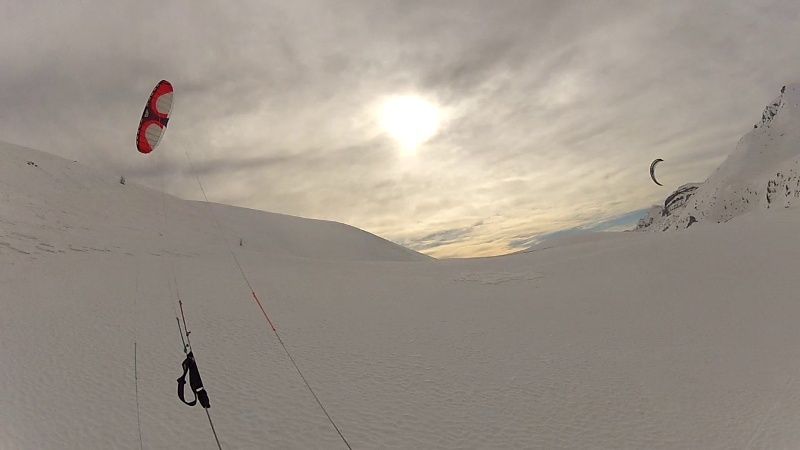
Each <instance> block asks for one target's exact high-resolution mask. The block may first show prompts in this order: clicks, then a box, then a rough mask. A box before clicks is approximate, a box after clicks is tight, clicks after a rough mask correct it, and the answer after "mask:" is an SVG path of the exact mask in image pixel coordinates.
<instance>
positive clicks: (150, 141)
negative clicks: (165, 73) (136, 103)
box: [136, 80, 173, 153]
mask: <svg viewBox="0 0 800 450" xmlns="http://www.w3.org/2000/svg"><path fill="white" fill-rule="evenodd" d="M172 92H173V90H172V84H170V82H169V81H167V80H161V81H159V82H158V84H157V85H156V87H155V88H153V92H152V93H150V98H149V99H148V100H147V104H146V105H144V112H143V113H142V120H140V121H139V129H138V131H137V132H136V148H137V149H138V150H139V151H140V152H142V153H150V152H152V151H153V150H155V148H156V147H157V146H158V143H159V142H160V141H161V136H163V135H164V130H166V129H167V122H169V113H170V111H172Z"/></svg>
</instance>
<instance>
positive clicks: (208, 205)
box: [183, 145, 353, 450]
mask: <svg viewBox="0 0 800 450" xmlns="http://www.w3.org/2000/svg"><path fill="white" fill-rule="evenodd" d="M193 148H197V146H196V145H195V146H193ZM183 150H184V152H183V153H184V154H185V155H186V160H187V161H188V162H189V168H190V170H191V171H192V174H193V175H194V178H195V180H196V181H197V185H198V186H199V187H200V192H201V193H202V194H203V200H204V203H205V206H206V208H204V209H206V210H208V213H209V214H210V215H211V218H212V220H213V222H214V224H215V226H216V227H217V232H218V233H219V235H220V237H221V239H222V242H223V243H224V244H225V247H226V248H227V249H228V252H229V253H230V254H231V256H232V257H233V262H234V263H235V264H236V267H237V268H238V269H239V273H240V274H241V275H242V279H243V280H244V282H245V284H246V285H247V288H248V289H249V290H250V294H251V295H252V297H253V300H255V302H256V304H257V305H258V308H259V309H260V310H261V313H262V314H263V315H264V318H265V319H266V321H267V323H268V324H269V327H270V329H272V332H273V333H274V334H275V337H276V338H277V339H278V342H279V343H280V344H281V347H283V351H284V352H285V353H286V356H287V357H289V361H290V362H291V363H292V366H294V369H295V370H296V371H297V374H298V375H299V376H300V379H301V380H302V381H303V384H305V386H306V388H308V391H309V392H310V393H311V395H312V396H313V397H314V400H316V402H317V405H319V407H320V409H322V412H323V413H325V417H327V418H328V422H330V424H331V426H333V429H334V430H336V433H338V434H339V437H340V438H341V439H342V442H344V445H346V446H347V448H348V449H350V450H352V448H353V447H351V446H350V443H349V442H348V441H347V438H345V437H344V434H342V430H341V429H339V426H338V425H336V422H334V421H333V417H331V415H330V414H329V413H328V410H327V409H326V408H325V405H323V404H322V401H321V400H320V399H319V396H317V393H316V392H315V391H314V389H313V388H312V387H311V384H309V382H308V380H307V379H306V377H305V375H303V372H302V371H301V370H300V367H299V366H298V365H297V361H295V359H294V357H293V356H292V354H291V352H289V349H288V348H287V347H286V344H285V343H284V342H283V339H282V338H281V335H280V333H278V329H277V328H276V327H275V325H274V323H273V322H272V319H270V317H269V314H267V311H266V310H265V309H264V306H263V305H262V304H261V301H260V300H259V299H258V296H257V295H256V291H255V289H254V288H253V285H252V284H251V283H250V280H249V279H248V277H247V274H246V273H245V271H244V268H242V264H241V262H240V261H239V257H237V256H236V253H235V252H234V251H233V249H232V248H231V246H230V245H229V244H228V241H227V240H226V239H225V233H223V230H222V224H221V223H220V222H219V220H218V219H217V216H216V214H214V210H213V209H212V208H211V202H210V201H209V200H208V195H207V194H206V190H205V187H203V182H202V181H201V180H200V176H199V174H198V173H197V171H196V170H195V168H194V163H193V162H192V158H191V157H190V156H189V151H188V149H186V147H185V146H184V149H183Z"/></svg>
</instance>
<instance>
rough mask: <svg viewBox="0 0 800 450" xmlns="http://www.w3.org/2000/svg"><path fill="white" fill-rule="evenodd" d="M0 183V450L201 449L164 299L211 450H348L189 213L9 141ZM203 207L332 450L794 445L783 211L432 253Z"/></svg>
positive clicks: (321, 225) (792, 307)
mask: <svg viewBox="0 0 800 450" xmlns="http://www.w3.org/2000/svg"><path fill="white" fill-rule="evenodd" d="M27 160H31V161H35V163H36V164H37V165H38V167H36V166H28V165H27V164H26V161H27ZM0 183H3V184H2V190H1V191H0V192H2V198H0V200H2V201H1V202H0V208H2V209H0V288H1V289H0V448H3V449H45V450H46V449H95V448H96V449H109V448H130V449H136V448H139V442H140V441H139V428H141V442H142V447H143V448H146V449H162V448H170V449H179V448H187V449H188V448H191V449H212V448H215V444H214V439H213V436H212V434H211V431H210V429H209V426H208V422H207V419H206V416H205V414H203V412H202V410H201V409H199V408H189V407H186V406H184V405H183V404H182V403H180V402H179V401H178V399H177V398H176V394H175V388H176V383H175V378H176V377H177V376H178V375H179V374H180V366H179V364H180V361H181V360H182V358H183V353H182V351H181V342H180V338H179V334H178V330H177V326H176V322H175V316H176V314H177V312H176V292H175V291H176V289H175V288H176V286H177V288H178V290H179V292H180V297H181V298H182V299H183V304H184V307H185V311H186V315H187V316H186V319H187V322H188V325H189V328H190V330H191V331H192V333H191V337H192V344H193V347H194V351H195V354H196V356H197V360H198V363H199V366H200V370H201V372H202V375H203V381H204V382H205V386H206V388H207V390H208V392H209V395H210V398H211V410H210V412H211V415H212V417H213V419H214V422H215V425H216V429H217V431H218V432H219V436H220V439H221V441H222V446H223V448H225V449H264V448H281V449H284V448H286V449H310V448H325V449H328V448H334V449H335V448H345V447H344V444H343V443H342V441H341V440H340V439H339V437H338V435H337V434H336V431H335V430H334V429H333V428H332V426H331V425H330V424H329V423H328V421H327V419H326V417H325V415H324V413H323V412H322V411H321V410H320V408H319V406H318V405H317V404H316V402H315V400H314V399H313V397H312V396H311V395H310V394H309V392H308V391H307V390H306V388H305V386H304V385H303V383H302V380H301V379H300V377H299V376H298V374H297V372H296V371H295V370H294V368H293V366H292V365H291V363H290V361H289V360H288V359H287V357H286V354H285V353H283V349H282V348H281V346H280V344H279V342H277V340H276V338H275V336H274V335H273V334H272V331H271V329H270V328H269V327H268V326H267V324H266V322H265V319H264V317H263V315H262V314H261V312H260V310H259V308H258V306H257V305H256V304H255V302H254V301H253V299H252V297H251V294H250V291H249V289H248V286H247V285H246V284H245V283H244V281H243V278H242V276H241V274H240V273H239V271H238V269H237V267H236V264H235V262H234V260H233V258H232V256H231V254H230V252H229V251H228V249H227V248H228V247H226V246H225V245H224V244H223V243H222V242H221V237H220V236H221V234H220V232H219V231H218V230H217V229H216V227H215V226H214V225H213V224H212V223H211V221H210V219H209V216H208V215H207V214H206V211H204V209H205V208H204V206H205V205H203V204H199V203H196V202H185V201H181V200H178V199H174V198H166V206H167V208H166V211H167V212H168V215H167V217H166V221H165V220H164V218H163V214H162V213H161V210H160V208H161V206H160V202H161V199H162V198H164V197H162V196H161V195H160V194H158V193H156V192H153V191H150V190H146V189H141V188H137V187H135V186H133V185H131V184H128V185H125V186H122V185H120V184H118V180H117V177H116V176H110V175H109V176H105V175H102V174H97V173H95V172H93V171H90V170H88V169H86V168H83V167H81V166H80V165H78V164H75V163H72V162H65V161H63V160H60V159H58V158H55V157H51V156H48V155H44V154H41V153H38V152H32V151H29V150H24V149H19V148H12V147H9V146H3V147H2V152H0ZM215 211H216V213H218V214H216V215H217V216H219V217H220V220H223V221H224V223H223V230H225V231H224V235H225V236H226V239H227V241H228V242H229V243H230V244H231V246H230V248H232V250H233V252H234V253H235V254H236V255H237V258H238V260H239V261H240V262H241V264H242V267H243V269H244V271H245V272H246V273H247V276H248V278H249V280H250V283H251V284H252V286H253V289H254V290H255V291H256V292H257V293H258V294H259V296H260V297H261V302H262V303H263V305H264V306H265V308H266V310H267V311H268V312H269V314H270V315H271V317H272V319H273V321H274V322H275V323H276V325H277V327H278V330H279V332H280V333H281V336H282V338H283V340H284V342H285V343H286V345H287V348H288V349H289V350H290V351H291V352H292V354H293V356H294V357H295V359H296V361H297V364H298V366H299V367H300V368H301V370H302V371H303V373H304V374H305V376H306V378H307V380H308V382H309V383H310V385H311V386H313V388H314V389H315V391H316V392H317V394H318V395H319V398H320V401H321V402H322V403H323V404H324V405H325V407H326V408H327V410H328V412H329V413H330V415H331V417H333V419H334V420H335V421H336V423H337V425H338V426H339V427H340V428H341V431H342V433H343V434H344V435H345V436H346V437H347V439H348V440H349V441H350V443H351V444H352V445H353V448H359V449H367V448H370V449H371V448H390V449H406V448H459V449H463V448H476V449H486V448H537V449H555V448H575V449H584V448H608V449H612V448H613V449H619V448H636V449H639V448H649V449H658V448H678V449H684V448H704V449H706V448H793V447H795V446H796V445H797V443H798V442H800V345H797V343H798V342H800V327H798V326H797V323H798V322H800V302H798V301H797V296H796V295H795V294H796V292H798V291H800V278H798V277H797V276H796V261H797V259H798V257H800V239H797V237H796V236H797V230H798V229H800V214H798V212H797V211H796V210H794V209H786V210H783V209H781V210H780V211H778V212H774V213H772V214H761V213H760V212H758V211H757V212H755V213H754V214H749V215H747V216H745V217H738V218H736V219H735V220H732V221H730V222H729V223H725V224H722V225H713V226H712V225H708V224H697V225H693V226H692V228H691V229H690V231H689V232H686V233H617V234H611V233H609V234H608V235H604V236H603V239H588V238H581V239H569V240H565V241H564V242H553V243H551V245H549V246H545V247H543V248H539V249H536V250H534V251H530V252H526V253H523V254H517V255H513V256H506V257H497V258H479V259H466V260H443V261H437V260H433V259H429V258H424V257H420V256H418V255H416V254H414V253H411V252H407V251H404V250H402V249H397V248H396V247H395V246H393V245H391V244H389V243H387V242H385V241H382V240H380V239H378V238H374V237H372V236H370V235H367V234H365V233H363V232H360V231H357V230H353V229H352V228H349V227H345V226H343V225H335V224H329V223H326V222H315V221H308V222H307V221H303V220H301V219H294V218H286V217H284V216H277V215H269V214H261V213H258V212H254V211H243V210H238V209H232V208H231V209H229V208H226V207H218V208H217V209H216V210H215ZM280 221H286V222H280ZM279 223H280V224H279ZM162 232H163V233H162ZM159 233H162V234H163V235H164V236H160V235H159ZM612 235H613V238H612V237H611V236H612ZM240 236H243V237H244V246H242V247H239V245H238V240H239V237H240ZM308 240H312V241H313V242H314V244H313V245H306V243H307V242H308ZM354 248H355V249H354ZM315 252H317V253H315ZM173 273H174V276H173ZM134 346H135V349H136V352H135V355H136V357H135V358H134ZM137 391H138V401H137ZM137 403H138V411H139V414H138V417H139V420H137ZM139 422H140V423H141V427H139V425H138V423H139Z"/></svg>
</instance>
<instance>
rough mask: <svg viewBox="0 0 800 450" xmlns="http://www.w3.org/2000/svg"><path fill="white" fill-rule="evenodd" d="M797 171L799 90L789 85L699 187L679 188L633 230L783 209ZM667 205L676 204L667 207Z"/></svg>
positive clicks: (798, 192)
mask: <svg viewBox="0 0 800 450" xmlns="http://www.w3.org/2000/svg"><path fill="white" fill-rule="evenodd" d="M799 170H800V84H790V85H788V86H785V87H783V88H782V89H781V93H780V96H778V98H776V99H775V100H773V101H772V102H770V104H769V105H768V106H767V107H766V109H765V110H764V112H763V113H762V116H761V120H760V121H759V122H758V123H757V124H755V125H754V127H753V130H751V131H750V132H749V133H747V134H746V135H744V137H742V139H741V140H740V141H739V143H738V144H737V146H736V150H735V151H734V152H733V153H732V154H731V155H730V156H729V157H728V159H727V160H725V162H724V163H723V164H722V165H721V166H720V167H719V168H717V170H716V171H715V172H714V173H713V174H712V175H711V176H710V177H709V178H708V179H707V180H706V181H705V182H704V183H700V184H696V183H693V184H690V185H685V186H681V188H679V189H678V190H677V191H676V192H675V193H673V194H672V195H671V196H669V197H668V198H667V201H665V206H664V207H663V208H661V209H660V210H658V209H654V210H651V212H650V213H649V214H648V216H646V217H645V218H644V219H643V220H642V221H641V222H640V223H639V226H638V227H637V229H639V230H655V231H666V230H678V229H684V228H688V227H689V226H691V225H692V224H693V223H702V222H713V223H719V222H726V221H728V220H730V219H732V218H734V217H736V216H739V215H741V214H744V213H747V212H750V211H753V210H755V209H767V208H775V207H779V208H788V207H790V206H791V204H792V203H793V202H795V203H796V202H797V199H798V198H800V176H799V175H800V173H799V172H798V171H799ZM687 186H691V187H692V189H691V190H688V191H687V190H686V189H685V188H686V187H687ZM695 188H696V189H695ZM670 199H673V200H674V199H678V200H679V201H678V202H673V204H671V205H668V204H667V203H671V202H670Z"/></svg>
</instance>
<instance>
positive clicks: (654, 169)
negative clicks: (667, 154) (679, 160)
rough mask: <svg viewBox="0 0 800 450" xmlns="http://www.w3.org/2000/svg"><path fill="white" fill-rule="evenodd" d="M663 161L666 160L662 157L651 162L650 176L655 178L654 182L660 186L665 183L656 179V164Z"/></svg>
mask: <svg viewBox="0 0 800 450" xmlns="http://www.w3.org/2000/svg"><path fill="white" fill-rule="evenodd" d="M661 161H664V160H663V159H661V158H658V159H655V160H653V162H652V163H650V178H652V179H653V183H655V184H657V185H659V186H663V184H661V183H659V182H658V180H656V164H658V163H660V162H661Z"/></svg>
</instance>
